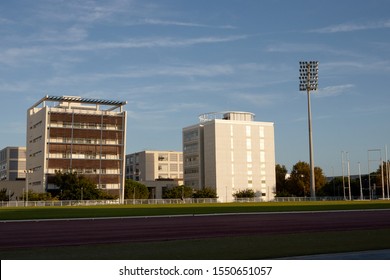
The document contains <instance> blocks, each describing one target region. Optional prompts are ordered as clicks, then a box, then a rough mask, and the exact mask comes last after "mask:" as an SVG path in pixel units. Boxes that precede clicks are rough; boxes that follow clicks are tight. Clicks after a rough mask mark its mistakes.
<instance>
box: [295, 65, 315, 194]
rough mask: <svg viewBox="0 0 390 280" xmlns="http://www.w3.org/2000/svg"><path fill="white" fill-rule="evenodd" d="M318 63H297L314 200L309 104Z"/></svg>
mask: <svg viewBox="0 0 390 280" xmlns="http://www.w3.org/2000/svg"><path fill="white" fill-rule="evenodd" d="M318 64H319V63H318V61H300V62H299V74H300V75H299V80H300V81H299V82H300V83H299V90H300V91H306V92H307V109H308V110H307V111H308V124H309V154H310V196H311V198H312V199H315V198H316V190H315V177H314V154H313V136H312V128H311V104H310V91H311V90H317V89H318Z"/></svg>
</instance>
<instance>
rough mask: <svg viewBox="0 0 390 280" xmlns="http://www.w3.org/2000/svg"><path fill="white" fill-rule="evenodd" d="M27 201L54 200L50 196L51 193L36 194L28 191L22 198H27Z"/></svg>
mask: <svg viewBox="0 0 390 280" xmlns="http://www.w3.org/2000/svg"><path fill="white" fill-rule="evenodd" d="M27 195H28V200H29V201H46V200H54V198H53V197H52V196H51V193H49V192H44V193H36V192H34V191H32V190H28V193H27V192H24V193H23V197H27Z"/></svg>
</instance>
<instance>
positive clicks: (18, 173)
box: [0, 147, 26, 181]
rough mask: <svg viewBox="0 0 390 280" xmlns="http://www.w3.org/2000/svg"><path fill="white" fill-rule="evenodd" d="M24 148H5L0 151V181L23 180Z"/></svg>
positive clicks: (24, 167)
mask: <svg viewBox="0 0 390 280" xmlns="http://www.w3.org/2000/svg"><path fill="white" fill-rule="evenodd" d="M25 170H26V147H6V148H4V149H2V150H0V181H18V180H25V178H26V173H25V172H24V171H25Z"/></svg>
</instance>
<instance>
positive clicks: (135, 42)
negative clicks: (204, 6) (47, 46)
mask: <svg viewBox="0 0 390 280" xmlns="http://www.w3.org/2000/svg"><path fill="white" fill-rule="evenodd" d="M246 38H248V35H231V36H219V37H218V36H209V37H198V38H185V39H178V38H172V37H157V38H142V39H128V40H126V41H122V42H85V43H82V44H75V45H69V46H54V47H53V48H56V49H58V50H64V51H98V50H105V49H131V48H156V47H164V48H169V47H187V46H192V45H198V44H215V43H224V42H232V41H238V40H243V39H246Z"/></svg>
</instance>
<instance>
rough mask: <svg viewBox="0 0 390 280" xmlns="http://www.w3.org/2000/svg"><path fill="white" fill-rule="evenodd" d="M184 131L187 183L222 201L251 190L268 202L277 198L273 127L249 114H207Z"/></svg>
mask: <svg viewBox="0 0 390 280" xmlns="http://www.w3.org/2000/svg"><path fill="white" fill-rule="evenodd" d="M199 120H200V122H199V123H198V124H195V125H192V126H188V127H185V128H183V165H184V184H185V185H186V186H189V187H193V188H194V189H201V188H204V187H210V188H213V189H215V190H216V192H217V195H218V198H219V200H220V201H225V202H230V201H233V194H234V193H236V192H238V191H240V190H245V189H252V190H253V191H254V192H255V194H256V196H257V197H260V198H262V199H264V200H265V201H269V200H272V199H273V198H274V196H275V187H276V179H275V144H274V124H273V123H271V122H257V121H255V120H254V114H252V113H248V112H221V113H208V114H203V115H201V116H200V117H199Z"/></svg>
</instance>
